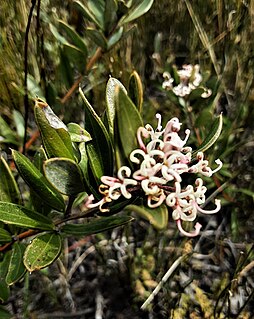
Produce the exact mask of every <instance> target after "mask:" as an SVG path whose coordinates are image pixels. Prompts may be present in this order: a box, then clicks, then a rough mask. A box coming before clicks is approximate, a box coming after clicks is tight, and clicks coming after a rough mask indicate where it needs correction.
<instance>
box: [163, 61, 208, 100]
mask: <svg viewBox="0 0 254 319" xmlns="http://www.w3.org/2000/svg"><path fill="white" fill-rule="evenodd" d="M199 69H200V67H199V65H198V64H196V65H194V66H193V65H191V64H185V65H183V66H182V69H181V70H178V71H177V74H178V76H179V79H180V83H179V84H178V85H175V86H174V79H173V78H172V77H171V75H170V73H169V72H167V71H166V72H164V73H163V77H164V79H165V81H164V82H163V83H162V88H163V89H165V90H168V91H169V90H172V91H173V93H174V94H175V95H176V96H180V97H185V96H188V95H189V94H190V93H191V92H192V91H193V90H195V89H197V88H202V89H203V90H204V91H203V93H202V94H201V97H202V98H208V97H209V96H210V95H211V94H212V91H211V90H210V89H208V88H206V87H203V86H201V82H202V75H201V74H200V72H199Z"/></svg>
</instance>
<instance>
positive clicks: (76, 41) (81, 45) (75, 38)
mask: <svg viewBox="0 0 254 319" xmlns="http://www.w3.org/2000/svg"><path fill="white" fill-rule="evenodd" d="M58 23H59V27H60V29H62V30H64V31H65V33H66V34H67V36H68V37H69V39H70V42H71V43H72V44H73V45H74V46H75V47H77V48H78V49H79V50H81V51H82V52H83V54H84V56H85V57H87V47H86V44H85V42H84V41H83V39H82V38H81V37H80V36H79V35H78V33H77V32H76V31H75V30H74V29H73V28H72V27H70V26H69V25H68V24H67V23H66V22H64V21H62V20H59V21H58ZM65 44H66V43H65ZM84 64H86V63H85V62H84Z"/></svg>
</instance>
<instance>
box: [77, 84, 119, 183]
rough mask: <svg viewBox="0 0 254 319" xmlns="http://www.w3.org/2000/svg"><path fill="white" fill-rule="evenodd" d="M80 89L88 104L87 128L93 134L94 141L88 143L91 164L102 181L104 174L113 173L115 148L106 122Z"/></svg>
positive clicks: (97, 177) (97, 178)
mask: <svg viewBox="0 0 254 319" xmlns="http://www.w3.org/2000/svg"><path fill="white" fill-rule="evenodd" d="M79 91H80V94H81V97H82V99H83V101H84V102H85V106H86V107H85V114H86V118H85V128H86V129H87V130H88V132H89V133H90V134H91V136H92V141H90V142H87V143H86V150H87V155H88V159H89V165H90V167H91V169H92V172H93V175H94V177H95V179H96V180H97V182H98V183H100V178H101V176H102V175H108V176H111V175H112V173H113V148H112V144H111V142H110V138H109V134H108V132H107V130H106V128H105V126H104V124H103V123H102V121H101V119H100V118H99V116H98V115H97V114H96V112H95V111H94V109H93V108H92V106H91V105H90V103H89V102H88V101H87V99H86V97H85V95H84V93H83V92H82V90H81V89H80V90H79Z"/></svg>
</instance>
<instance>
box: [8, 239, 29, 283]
mask: <svg viewBox="0 0 254 319" xmlns="http://www.w3.org/2000/svg"><path fill="white" fill-rule="evenodd" d="M25 248H26V246H25V245H23V244H21V243H18V242H16V243H14V244H13V245H12V250H11V258H10V264H9V268H8V272H7V275H6V283H7V284H8V285H13V284H14V283H15V282H17V281H19V280H20V279H21V278H22V277H23V276H24V275H25V273H26V268H25V266H24V263H23V255H24V251H25Z"/></svg>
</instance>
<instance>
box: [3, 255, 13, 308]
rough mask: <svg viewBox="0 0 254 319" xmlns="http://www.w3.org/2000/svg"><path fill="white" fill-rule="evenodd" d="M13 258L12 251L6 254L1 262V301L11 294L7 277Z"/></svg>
mask: <svg viewBox="0 0 254 319" xmlns="http://www.w3.org/2000/svg"><path fill="white" fill-rule="evenodd" d="M10 258H11V252H10V251H8V252H6V253H5V254H4V257H3V260H2V261H1V262H0V301H2V302H5V301H7V300H8V298H9V296H10V288H9V286H8V285H7V283H6V281H5V278H6V274H7V271H8V267H9V263H10Z"/></svg>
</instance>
